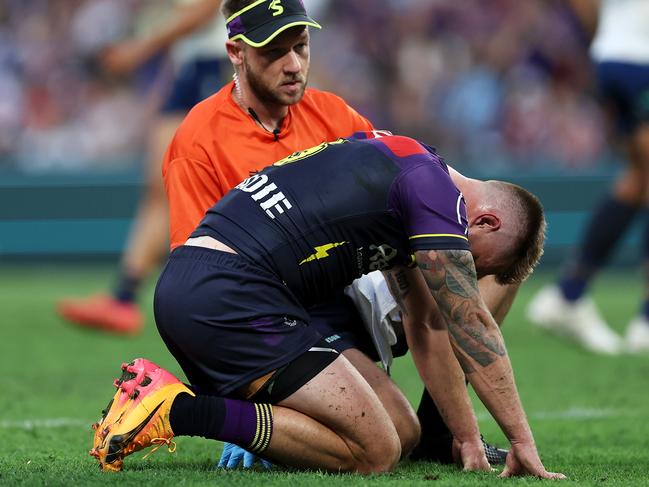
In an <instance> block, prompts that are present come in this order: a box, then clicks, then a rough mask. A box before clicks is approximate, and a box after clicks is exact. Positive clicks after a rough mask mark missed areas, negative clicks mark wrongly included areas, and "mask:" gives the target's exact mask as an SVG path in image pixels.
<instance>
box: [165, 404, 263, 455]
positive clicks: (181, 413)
mask: <svg viewBox="0 0 649 487" xmlns="http://www.w3.org/2000/svg"><path fill="white" fill-rule="evenodd" d="M169 422H170V423H171V429H172V430H173V432H174V434H175V435H177V436H202V437H203V438H210V439H213V440H220V441H227V442H230V443H235V444H237V445H240V446H242V447H243V448H245V449H246V450H248V451H251V452H253V453H261V452H262V451H264V450H265V449H266V447H267V446H268V444H269V443H270V437H271V435H272V432H273V409H272V406H271V405H270V404H257V403H252V402H246V401H238V400H236V399H226V398H223V397H217V396H201V395H199V396H195V397H194V396H191V395H189V394H186V393H183V394H178V396H177V397H176V399H175V400H174V402H173V404H172V405H171V411H170V412H169Z"/></svg>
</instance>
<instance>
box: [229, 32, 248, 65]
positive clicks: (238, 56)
mask: <svg viewBox="0 0 649 487" xmlns="http://www.w3.org/2000/svg"><path fill="white" fill-rule="evenodd" d="M243 48H244V46H243V42H240V41H231V40H229V39H228V40H227V41H225V50H226V51H227V53H228V58H230V62H231V63H232V65H233V66H235V67H237V66H241V65H242V64H243Z"/></svg>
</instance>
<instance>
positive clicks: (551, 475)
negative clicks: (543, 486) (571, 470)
mask: <svg viewBox="0 0 649 487" xmlns="http://www.w3.org/2000/svg"><path fill="white" fill-rule="evenodd" d="M543 478H544V479H552V480H566V479H567V478H568V477H566V476H565V475H564V474H562V473H559V472H545V475H544V476H543Z"/></svg>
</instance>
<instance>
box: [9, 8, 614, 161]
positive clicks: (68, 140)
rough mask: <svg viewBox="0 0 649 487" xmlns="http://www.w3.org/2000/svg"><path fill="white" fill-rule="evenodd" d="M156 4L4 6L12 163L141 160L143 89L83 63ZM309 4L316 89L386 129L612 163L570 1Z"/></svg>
mask: <svg viewBox="0 0 649 487" xmlns="http://www.w3.org/2000/svg"><path fill="white" fill-rule="evenodd" d="M152 3H153V4H154V5H155V4H156V3H158V4H160V3H164V2H160V1H159V0H158V2H156V1H155V0H149V1H148V2H147V1H145V0H86V1H82V0H57V1H56V2H47V1H45V0H32V1H30V2H23V1H20V0H5V1H4V2H3V3H2V6H0V100H1V101H0V157H2V160H3V161H5V162H4V164H5V165H7V164H9V165H19V166H20V167H21V168H24V169H30V170H45V169H70V170H72V169H86V168H89V167H101V166H103V165H106V164H107V162H106V161H108V160H110V164H111V167H114V164H115V161H118V160H128V159H132V158H133V157H134V156H136V155H138V154H140V153H141V151H142V150H143V147H144V140H143V138H144V131H143V130H142V128H143V126H144V125H145V124H146V123H147V116H148V114H147V113H141V110H139V111H138V109H137V107H139V106H141V103H132V100H133V97H136V96H141V95H142V91H141V90H142V88H141V84H136V82H135V81H133V80H131V84H130V85H125V84H123V83H117V82H113V83H107V82H106V80H105V79H98V78H97V76H94V73H93V72H92V71H89V70H88V68H91V67H92V66H88V65H81V64H79V63H75V62H74V60H75V59H79V55H80V54H81V55H83V54H87V53H92V52H93V51H95V50H97V49H99V48H101V46H102V45H105V44H106V43H108V42H110V41H111V40H113V39H115V38H119V37H122V36H125V35H126V34H127V33H128V32H129V29H133V28H146V26H144V27H143V26H139V27H138V26H135V27H134V26H131V25H129V19H130V18H132V16H133V15H132V14H133V13H134V12H135V11H136V10H141V9H143V8H147V4H148V5H149V8H150V5H151V4H152ZM310 3H313V4H315V5H314V6H313V8H317V9H318V10H321V12H319V15H320V16H321V17H322V18H323V21H324V22H326V24H327V25H328V28H327V29H325V30H323V31H322V32H318V33H315V34H314V36H313V39H312V49H313V51H314V55H313V59H314V65H313V68H312V80H311V83H312V85H314V86H316V87H319V88H322V89H326V90H330V91H333V92H335V93H338V94H339V95H341V96H342V97H343V98H345V99H346V100H348V101H349V102H350V104H351V105H352V106H354V107H355V108H357V109H358V110H359V111H360V112H361V113H363V114H364V115H366V116H368V117H369V118H370V119H372V120H375V121H376V122H377V123H376V125H377V126H384V127H386V128H389V129H391V130H393V131H394V132H399V133H404V134H407V135H411V136H414V137H419V138H422V139H424V140H427V141H430V142H431V143H432V144H435V145H438V146H439V148H440V149H441V150H443V152H444V153H446V154H449V159H451V160H452V162H453V164H454V165H457V166H459V167H464V168H481V167H488V168H490V169H494V168H498V167H500V168H503V169H507V168H509V167H515V168H517V169H521V168H526V169H530V170H545V169H552V170H555V169H557V168H567V169H572V168H580V169H581V168H584V167H589V166H593V165H594V164H597V163H598V161H599V160H601V159H602V157H601V155H602V152H603V151H604V147H605V144H604V139H605V134H604V131H605V129H604V123H603V117H602V114H601V111H600V109H599V108H598V107H597V105H596V104H595V103H594V102H593V97H592V95H591V85H590V83H591V81H590V80H591V76H590V67H589V63H588V58H587V52H586V41H585V39H584V36H583V34H582V32H581V31H580V29H579V27H578V25H577V23H576V22H575V21H574V18H573V15H572V14H571V13H570V12H569V11H568V10H567V9H566V7H565V2H563V1H558V0H545V1H543V0H528V1H525V2H521V1H520V0H490V1H489V2H483V1H480V0H463V1H462V2H458V1H454V0H408V1H404V0H330V1H327V0H311V2H310ZM311 7H312V6H311V5H310V8H311ZM160 10H162V9H160V8H158V9H156V8H153V9H152V14H151V15H152V16H153V15H155V12H156V11H160ZM140 13H141V12H140ZM139 17H143V16H142V15H139ZM144 17H146V16H144ZM97 19H101V20H97ZM152 23H153V22H152ZM88 57H91V56H88ZM145 86H148V85H146V84H145ZM125 124H126V125H125ZM79 134H81V135H80V136H79ZM485 157H486V158H487V159H488V160H486V159H485ZM0 165H2V162H0Z"/></svg>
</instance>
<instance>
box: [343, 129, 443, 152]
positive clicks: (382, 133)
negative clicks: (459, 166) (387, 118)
mask: <svg viewBox="0 0 649 487" xmlns="http://www.w3.org/2000/svg"><path fill="white" fill-rule="evenodd" d="M349 139H350V140H354V141H361V142H365V143H369V144H372V145H376V146H378V147H380V148H382V149H383V150H384V151H385V150H387V151H389V152H390V153H391V154H392V155H394V156H396V157H399V158H402V157H410V156H414V155H417V154H423V155H436V152H435V149H433V148H432V147H430V146H428V145H426V144H424V143H423V142H420V141H418V140H416V139H413V138H412V137H407V136H405V135H398V134H393V133H392V132H390V131H388V130H368V131H362V132H355V133H354V134H353V135H352V136H351V137H349Z"/></svg>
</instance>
